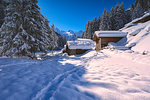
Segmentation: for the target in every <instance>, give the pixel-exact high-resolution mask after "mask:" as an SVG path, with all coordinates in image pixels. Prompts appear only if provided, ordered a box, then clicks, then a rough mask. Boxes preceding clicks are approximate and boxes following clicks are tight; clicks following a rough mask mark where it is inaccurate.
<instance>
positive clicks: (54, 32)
mask: <svg viewBox="0 0 150 100" xmlns="http://www.w3.org/2000/svg"><path fill="white" fill-rule="evenodd" d="M51 31H52V32H51V34H52V37H53V38H52V39H53V42H52V44H53V46H51V45H50V47H51V49H52V53H53V50H54V49H55V48H56V47H58V43H57V41H58V36H57V35H56V31H55V26H54V24H52V26H51Z"/></svg>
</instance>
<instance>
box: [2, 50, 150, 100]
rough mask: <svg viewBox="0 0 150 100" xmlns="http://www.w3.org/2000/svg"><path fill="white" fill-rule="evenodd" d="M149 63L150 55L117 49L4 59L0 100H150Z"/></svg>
mask: <svg viewBox="0 0 150 100" xmlns="http://www.w3.org/2000/svg"><path fill="white" fill-rule="evenodd" d="M127 55H128V56H127ZM133 55H134V56H133ZM141 57H142V59H141ZM144 59H145V60H144ZM139 61H141V62H139ZM149 62H150V55H141V54H134V53H127V52H124V51H117V50H115V51H109V50H103V51H98V52H96V51H89V52H87V53H86V54H83V55H78V56H70V57H68V56H66V55H64V54H61V53H57V54H56V55H55V56H53V57H51V58H49V59H47V60H39V61H38V60H26V59H10V58H0V64H1V65H0V91H1V94H0V98H1V100H20V99H21V100H101V99H102V100H134V99H136V100H149V99H150V64H149Z"/></svg>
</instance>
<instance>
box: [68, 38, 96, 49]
mask: <svg viewBox="0 0 150 100" xmlns="http://www.w3.org/2000/svg"><path fill="white" fill-rule="evenodd" d="M67 44H68V47H69V49H94V48H95V42H94V41H93V40H90V39H82V38H79V39H77V40H75V41H67Z"/></svg>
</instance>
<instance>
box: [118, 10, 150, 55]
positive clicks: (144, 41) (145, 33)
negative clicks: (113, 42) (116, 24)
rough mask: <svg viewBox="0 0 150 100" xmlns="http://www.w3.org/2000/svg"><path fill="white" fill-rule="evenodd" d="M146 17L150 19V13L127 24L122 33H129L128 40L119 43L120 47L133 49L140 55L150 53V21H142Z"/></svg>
mask: <svg viewBox="0 0 150 100" xmlns="http://www.w3.org/2000/svg"><path fill="white" fill-rule="evenodd" d="M146 17H147V18H149V19H150V13H146V14H145V15H144V16H142V17H140V18H137V19H135V20H133V21H132V22H130V23H128V24H126V25H125V27H124V28H122V29H121V31H123V32H128V35H127V37H126V38H124V39H122V40H121V41H119V42H118V45H125V46H127V47H132V48H131V50H133V51H137V52H140V53H143V52H150V45H149V40H150V20H147V21H145V22H143V21H140V20H144V19H145V18H146ZM136 22H138V23H136ZM135 23H136V24H135Z"/></svg>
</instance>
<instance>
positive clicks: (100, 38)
mask: <svg viewBox="0 0 150 100" xmlns="http://www.w3.org/2000/svg"><path fill="white" fill-rule="evenodd" d="M126 35H127V33H125V32H121V31H95V34H94V41H95V42H96V50H97V51H99V50H101V49H102V48H103V47H105V46H107V45H108V43H109V42H115V43H116V42H118V41H119V40H121V39H122V38H123V37H125V36H126Z"/></svg>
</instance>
